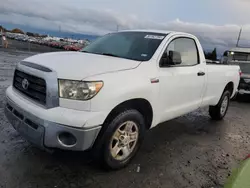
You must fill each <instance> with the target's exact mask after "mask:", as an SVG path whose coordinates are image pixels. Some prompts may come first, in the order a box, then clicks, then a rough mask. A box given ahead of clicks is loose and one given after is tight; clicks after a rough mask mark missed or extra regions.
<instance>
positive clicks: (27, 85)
mask: <svg viewBox="0 0 250 188" xmlns="http://www.w3.org/2000/svg"><path fill="white" fill-rule="evenodd" d="M29 84H30V83H29V81H28V80H27V79H26V78H24V79H23V81H22V87H23V89H25V90H26V89H28V87H29Z"/></svg>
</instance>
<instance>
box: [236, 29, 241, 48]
mask: <svg viewBox="0 0 250 188" xmlns="http://www.w3.org/2000/svg"><path fill="white" fill-rule="evenodd" d="M241 32H242V27H241V28H240V32H239V36H238V40H237V44H236V47H239V41H240V37H241Z"/></svg>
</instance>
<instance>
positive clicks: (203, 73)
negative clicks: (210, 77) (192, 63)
mask: <svg viewBox="0 0 250 188" xmlns="http://www.w3.org/2000/svg"><path fill="white" fill-rule="evenodd" d="M197 75H198V76H204V75H205V72H202V71H200V72H198V73H197Z"/></svg>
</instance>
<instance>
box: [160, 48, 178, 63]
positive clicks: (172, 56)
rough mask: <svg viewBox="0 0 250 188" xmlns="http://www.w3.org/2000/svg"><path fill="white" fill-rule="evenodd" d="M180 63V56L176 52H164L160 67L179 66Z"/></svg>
mask: <svg viewBox="0 0 250 188" xmlns="http://www.w3.org/2000/svg"><path fill="white" fill-rule="evenodd" d="M181 63H182V60H181V54H180V53H179V52H176V51H169V54H168V53H167V52H165V53H164V54H163V55H162V58H161V66H171V65H179V64H181Z"/></svg>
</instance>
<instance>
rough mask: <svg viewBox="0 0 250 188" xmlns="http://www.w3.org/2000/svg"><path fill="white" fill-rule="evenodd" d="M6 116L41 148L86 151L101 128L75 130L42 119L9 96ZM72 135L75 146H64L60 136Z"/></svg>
mask: <svg viewBox="0 0 250 188" xmlns="http://www.w3.org/2000/svg"><path fill="white" fill-rule="evenodd" d="M6 98H7V104H6V106H5V115H6V117H7V119H8V120H9V122H10V123H11V124H12V126H13V127H14V128H15V129H16V130H17V131H18V132H19V133H20V134H21V135H22V136H23V137H24V138H26V139H27V140H28V141H30V142H31V143H33V144H35V145H37V146H39V147H41V148H59V149H64V150H76V151H84V150H87V149H89V148H91V147H92V145H93V143H94V141H95V139H96V137H97V135H98V133H99V131H100V129H101V126H95V127H92V128H83V127H81V128H75V127H70V126H67V125H63V124H60V123H55V122H51V121H48V120H45V119H41V118H40V116H38V115H33V114H32V113H30V112H28V111H27V110H26V109H28V108H26V107H27V106H28V105H27V106H24V107H23V108H22V107H21V106H19V105H17V104H16V103H15V102H14V101H13V100H11V99H10V98H9V97H8V95H7V97H6ZM62 133H70V135H73V137H75V139H76V142H75V143H74V144H70V145H68V144H64V143H63V142H62V141H61V140H60V139H59V135H60V134H62Z"/></svg>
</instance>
